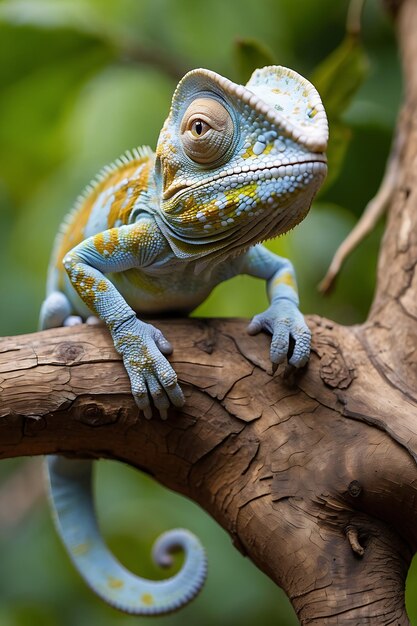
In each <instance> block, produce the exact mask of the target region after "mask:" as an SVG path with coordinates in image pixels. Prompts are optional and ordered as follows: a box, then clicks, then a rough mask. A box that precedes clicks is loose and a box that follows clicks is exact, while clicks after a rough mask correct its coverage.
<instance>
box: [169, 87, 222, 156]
mask: <svg viewBox="0 0 417 626" xmlns="http://www.w3.org/2000/svg"><path fill="white" fill-rule="evenodd" d="M180 133H181V140H182V145H183V148H184V152H185V154H186V155H187V156H188V157H189V158H190V159H192V160H193V161H195V162H196V163H200V164H202V165H214V164H217V162H218V161H219V160H221V159H222V158H223V157H224V156H225V154H226V153H227V152H228V150H229V148H230V146H231V145H232V143H233V138H234V128H233V122H232V118H231V117H230V114H229V112H228V111H227V109H226V108H225V107H224V106H223V105H222V104H221V103H220V102H218V100H214V98H196V100H193V102H192V103H191V104H190V105H189V107H188V108H187V110H186V111H185V113H184V116H183V118H182V122H181V127H180Z"/></svg>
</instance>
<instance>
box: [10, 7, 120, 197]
mask: <svg viewBox="0 0 417 626" xmlns="http://www.w3.org/2000/svg"><path fill="white" fill-rule="evenodd" d="M116 54H117V53H116V51H115V49H114V48H113V47H112V45H111V44H109V42H108V40H106V39H101V38H99V37H97V36H96V35H93V34H90V33H86V32H83V31H77V30H76V29H73V28H64V27H57V28H39V27H37V26H33V25H27V24H24V25H19V24H13V23H10V22H9V21H2V20H1V18H0V57H1V58H2V59H3V63H2V64H1V65H0V119H1V125H0V170H1V173H2V179H3V181H4V185H5V187H6V190H7V192H8V194H9V196H10V198H11V200H12V202H13V203H14V204H15V206H16V207H18V206H20V205H21V203H22V201H24V200H25V198H26V196H27V194H31V193H32V192H33V191H34V189H35V188H36V186H37V185H38V184H39V183H40V182H41V181H42V180H43V178H44V177H45V176H47V175H49V174H50V172H51V170H52V169H53V168H55V167H56V166H57V165H58V164H59V163H60V162H61V161H62V159H63V158H64V157H65V156H66V154H67V152H68V149H69V145H68V143H69V142H68V141H67V140H66V138H65V124H66V121H67V119H68V117H69V116H70V115H71V112H72V108H73V106H74V104H75V102H76V101H77V97H78V94H79V92H80V89H81V88H82V87H83V85H84V84H85V82H86V81H87V80H88V79H90V78H91V77H92V76H93V75H94V74H95V73H96V72H98V71H100V70H102V69H103V67H105V66H106V65H107V64H108V63H110V62H112V61H113V60H114V58H115V57H116Z"/></svg>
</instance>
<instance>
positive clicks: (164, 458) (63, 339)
mask: <svg viewBox="0 0 417 626" xmlns="http://www.w3.org/2000/svg"><path fill="white" fill-rule="evenodd" d="M156 323H157V325H158V326H159V327H160V328H161V329H162V330H163V332H165V333H166V334H167V336H168V337H170V338H171V339H172V340H173V341H174V343H175V352H174V355H173V358H172V362H173V364H174V366H175V368H176V370H177V372H178V374H179V378H180V381H181V384H182V386H183V388H184V390H185V393H186V397H187V403H186V406H185V408H184V410H182V411H181V412H178V413H177V414H174V412H173V413H172V414H171V415H170V418H169V419H168V421H166V422H162V421H160V420H159V419H154V420H151V421H147V420H145V419H144V418H141V417H140V416H139V414H138V410H137V409H136V407H135V405H134V403H133V400H132V398H131V395H130V391H129V382H128V379H127V376H126V374H125V372H124V369H123V366H122V363H121V361H120V359H119V357H118V355H117V354H116V352H115V351H114V348H113V347H112V344H111V340H110V337H109V336H108V334H107V332H106V331H105V330H104V329H100V328H91V327H79V328H73V329H57V330H51V331H47V332H43V333H37V334H33V335H27V336H23V337H15V338H10V339H3V340H2V342H1V344H0V356H1V361H0V372H1V378H0V385H1V387H2V403H1V407H0V415H1V421H0V424H1V427H2V431H1V434H2V436H1V439H0V441H1V444H0V452H1V454H2V455H3V456H4V457H6V456H16V455H26V454H44V453H51V452H62V453H65V454H68V455H71V456H92V457H108V458H117V459H120V460H122V461H126V462H127V463H129V464H131V465H134V466H136V467H139V468H141V469H143V470H145V471H146V472H148V473H150V474H152V475H153V476H155V477H156V478H157V479H158V480H159V481H161V482H162V483H163V484H165V485H167V486H168V487H170V488H172V489H175V490H176V491H179V492H181V493H184V494H186V495H187V496H189V497H191V498H192V499H193V500H195V501H197V502H199V503H200V504H201V506H203V507H204V508H205V509H206V510H207V511H208V512H209V513H210V514H211V515H212V516H213V517H215V519H217V520H218V522H219V523H220V524H222V526H223V527H224V528H225V529H226V530H227V531H228V532H229V533H230V535H231V537H232V539H233V541H234V543H235V544H236V546H237V547H238V548H239V549H240V550H241V551H242V552H244V553H246V554H247V555H248V556H249V557H250V558H251V559H252V560H253V561H254V562H255V563H257V564H258V566H259V567H260V568H261V569H263V570H264V571H265V572H266V573H267V574H269V575H270V576H271V577H272V578H273V579H274V580H275V581H276V582H277V583H278V584H279V585H281V586H282V587H283V588H284V589H285V590H286V591H287V593H288V595H289V596H290V598H291V600H292V602H293V604H294V607H295V609H296V611H297V613H298V615H299V617H300V620H301V621H302V623H308V624H310V623H314V624H315V623H317V624H335V623H341V624H342V623H345V621H346V622H347V621H348V620H350V622H351V623H352V622H353V623H356V624H359V623H370V622H367V621H366V620H368V619H370V618H371V619H374V620H375V621H374V622H371V623H375V624H388V623H392V622H391V621H390V620H392V619H393V617H395V620H396V621H395V623H398V624H407V618H406V616H405V613H404V599H403V590H404V580H405V576H406V573H407V569H408V565H409V562H410V559H411V556H412V554H413V552H414V551H415V549H416V546H417V530H416V529H417V524H416V522H417V519H416V517H417V511H416V510H415V507H414V506H413V502H414V501H415V498H416V496H417V493H416V487H415V485H416V484H417V468H416V464H415V457H416V454H417V428H416V427H415V426H416V425H417V408H416V406H415V405H414V406H413V405H412V404H411V403H410V401H409V398H407V397H406V396H404V394H403V393H402V392H401V391H399V390H396V389H395V388H394V387H393V386H392V385H391V384H390V382H389V381H387V379H386V378H385V377H384V376H383V375H381V374H380V373H379V372H378V370H377V369H376V368H375V367H374V365H373V363H372V358H371V357H370V356H369V355H368V354H367V347H366V345H364V344H363V343H362V339H361V329H345V328H342V327H339V326H337V325H335V324H333V323H331V322H328V321H326V320H322V319H319V318H312V319H310V324H311V327H312V330H313V336H314V345H313V348H314V353H313V356H312V360H311V363H310V365H309V367H308V368H307V370H306V371H304V372H298V373H297V372H294V371H290V372H285V371H281V372H280V371H278V373H277V374H276V375H275V376H271V374H270V371H271V370H270V363H269V361H268V344H269V339H268V338H267V337H266V336H261V337H250V336H249V335H247V334H246V330H245V326H246V323H245V322H243V321H238V320H205V321H203V320H171V321H166V320H165V321H157V322H156ZM413 427H414V428H413ZM362 552H363V554H362ZM387 597H389V598H391V601H390V607H389V610H388V609H387Z"/></svg>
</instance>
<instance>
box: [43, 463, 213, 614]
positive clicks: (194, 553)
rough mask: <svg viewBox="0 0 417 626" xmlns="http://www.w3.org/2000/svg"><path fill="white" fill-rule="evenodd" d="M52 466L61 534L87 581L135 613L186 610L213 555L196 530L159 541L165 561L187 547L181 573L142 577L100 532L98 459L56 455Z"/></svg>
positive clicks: (156, 551)
mask: <svg viewBox="0 0 417 626" xmlns="http://www.w3.org/2000/svg"><path fill="white" fill-rule="evenodd" d="M46 465H47V469H48V470H49V471H48V472H47V473H48V474H49V482H50V502H51V504H52V508H53V510H54V517H55V522H56V527H57V529H58V531H59V534H60V535H61V538H62V540H63V542H64V545H65V546H66V548H67V550H68V552H69V554H70V556H71V558H72V560H73V562H74V564H75V566H76V567H77V569H78V571H79V572H80V574H81V575H82V576H83V578H84V580H85V581H86V583H87V584H88V585H89V587H90V588H91V589H92V590H93V591H94V592H95V593H97V595H98V596H100V597H101V598H102V599H103V600H104V601H105V602H107V603H108V604H110V605H111V606H113V607H114V608H116V609H118V610H120V611H123V612H125V613H128V614H131V615H164V614H167V613H172V612H174V611H177V610H179V609H181V608H182V607H183V606H185V605H187V604H188V603H189V602H190V601H191V600H192V599H193V598H194V597H195V596H196V595H197V594H198V593H199V591H200V590H201V589H202V587H203V585H204V582H205V580H206V577H207V559H206V554H205V550H204V548H203V546H202V544H201V543H200V541H199V539H198V538H197V537H196V536H195V535H194V534H193V533H191V532H190V531H188V530H185V529H175V530H171V531H168V532H165V533H163V534H162V535H161V536H160V537H159V538H158V539H157V541H156V542H155V545H154V548H153V558H154V561H155V562H156V563H158V564H161V565H162V566H167V565H169V564H170V563H171V562H172V558H171V555H172V553H173V552H175V551H177V550H183V551H184V554H185V559H184V563H183V564H182V567H181V569H180V570H179V571H178V572H177V573H176V574H174V575H173V576H172V577H170V578H166V579H164V580H159V581H152V580H147V579H145V578H141V577H139V576H136V575H135V574H132V573H131V572H129V571H128V570H127V569H126V568H125V567H123V565H121V564H120V563H119V562H118V561H117V559H116V558H115V557H114V556H113V554H112V553H111V552H110V551H109V549H108V547H107V546H106V545H105V543H104V541H103V539H102V537H101V535H100V531H99V528H98V526H97V520H96V518H95V512H94V506H93V494H92V485H91V470H92V462H91V461H70V460H68V459H65V458H64V457H59V456H52V457H48V458H47V464H46Z"/></svg>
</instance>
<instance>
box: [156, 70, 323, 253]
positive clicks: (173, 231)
mask: <svg viewBox="0 0 417 626" xmlns="http://www.w3.org/2000/svg"><path fill="white" fill-rule="evenodd" d="M327 139H328V125H327V118H326V114H325V111H324V108H323V105H322V102H321V100H320V96H319V94H318V93H317V91H316V89H315V88H314V87H313V85H311V83H309V82H308V81H307V80H306V79H305V78H303V77H302V76H300V75H299V74H297V73H296V72H294V71H292V70H290V69H287V68H284V67H280V66H271V67H264V68H262V69H260V70H256V71H255V72H254V74H253V75H252V77H251V79H250V80H249V82H248V83H247V85H246V86H242V85H237V84H235V83H233V82H231V81H230V80H228V79H226V78H224V77H222V76H220V75H218V74H216V73H215V72H211V71H209V70H204V69H198V70H193V71H191V72H189V73H188V74H186V76H185V77H184V78H183V79H182V81H181V82H180V83H179V85H178V87H177V89H176V91H175V93H174V96H173V100H172V107H171V111H170V114H169V116H168V119H167V120H166V122H165V125H164V127H163V129H162V131H161V135H160V138H159V141H158V147H157V151H156V156H157V158H156V178H157V185H158V186H159V188H160V192H161V194H160V197H161V198H162V203H161V212H160V216H161V220H162V221H163V228H164V230H165V231H166V233H167V235H169V234H170V235H171V238H172V237H174V238H175V239H176V240H177V241H182V242H184V243H187V242H188V243H189V244H190V245H193V244H195V243H198V244H199V248H200V249H201V246H203V247H204V248H205V249H207V252H208V251H209V250H210V248H211V249H213V247H214V248H218V247H219V244H220V242H223V243H222V245H224V244H225V241H224V240H225V239H227V241H228V246H227V247H228V250H231V249H232V248H234V247H235V248H242V247H243V248H244V247H247V246H249V245H252V244H254V243H257V242H258V241H260V240H264V239H268V238H270V237H274V236H276V235H278V234H281V233H284V232H286V231H287V230H289V229H290V228H292V227H293V226H294V225H295V224H297V223H298V222H299V221H300V220H301V219H303V218H304V217H305V215H306V213H307V212H308V209H309V208H310V205H311V202H312V199H313V197H314V195H315V193H316V192H317V190H318V189H319V187H320V185H321V183H322V182H323V180H324V178H325V175H326V171H327V166H326V157H325V154H324V153H325V150H326V145H327ZM233 240H236V246H234V245H233V243H232V242H233ZM207 252H206V253H207Z"/></svg>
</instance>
